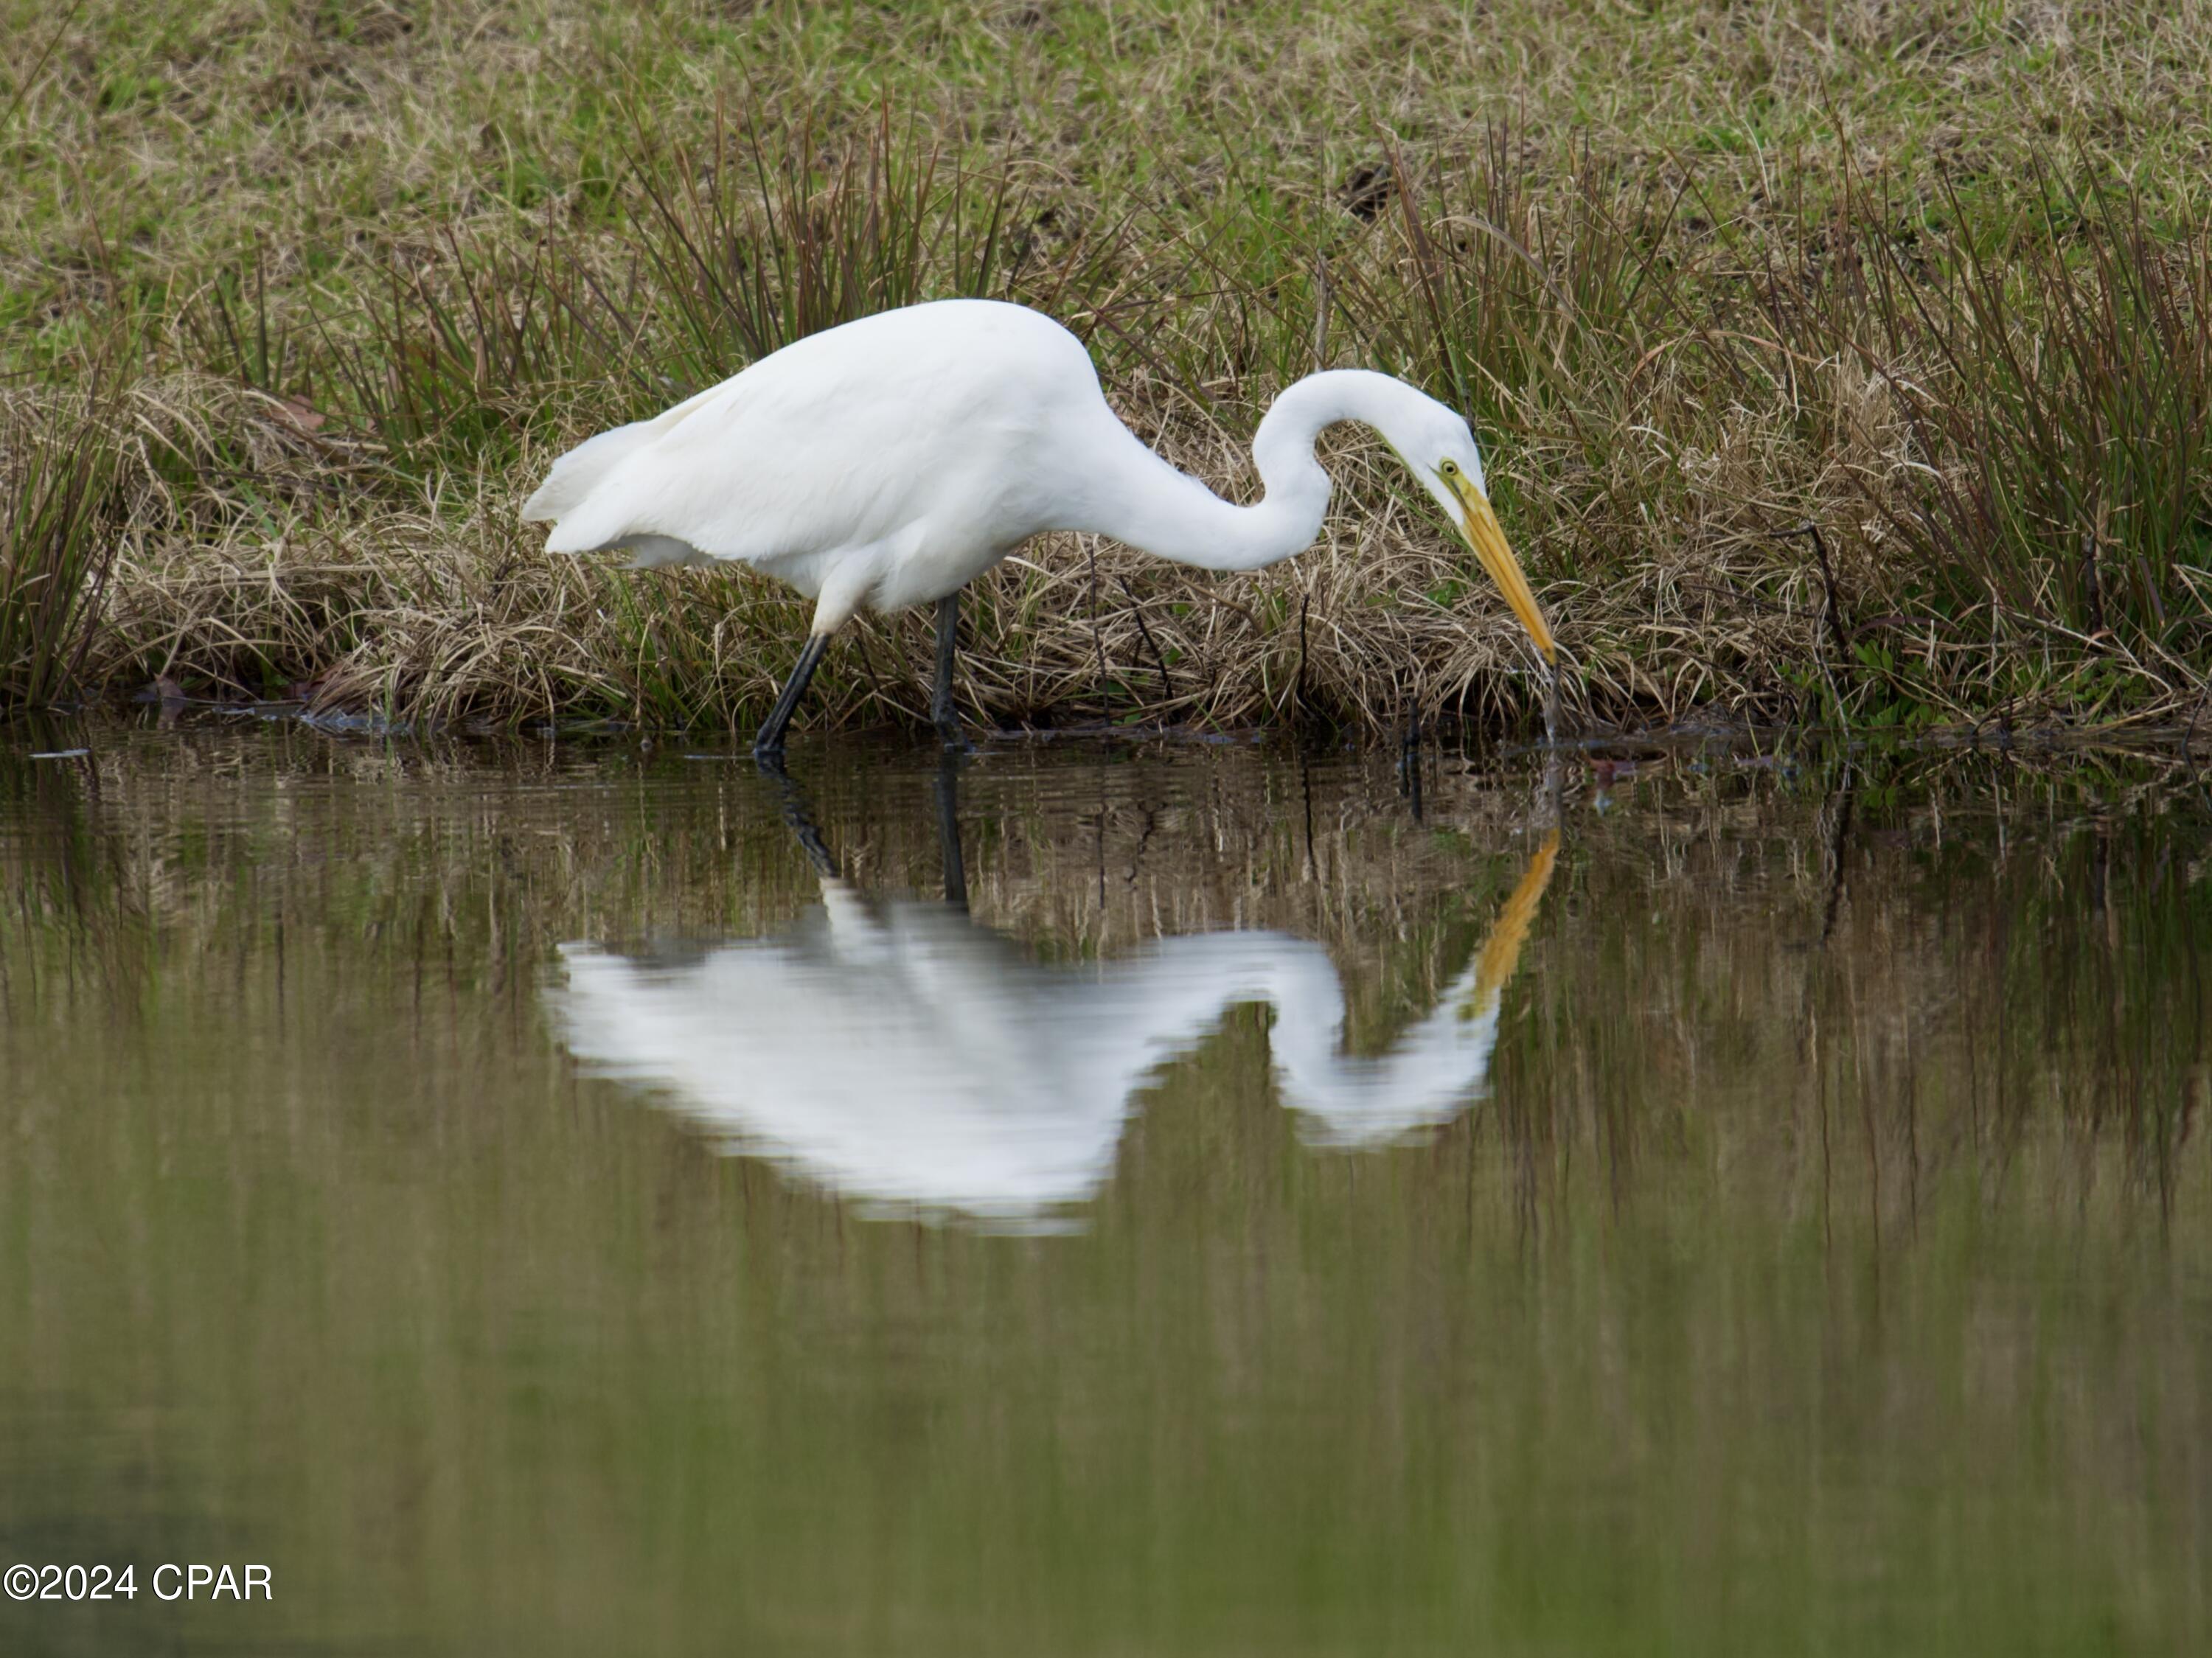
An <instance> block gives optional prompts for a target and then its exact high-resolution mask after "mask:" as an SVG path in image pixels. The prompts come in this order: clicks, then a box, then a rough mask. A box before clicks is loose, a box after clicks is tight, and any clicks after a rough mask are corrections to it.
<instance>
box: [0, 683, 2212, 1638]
mask: <svg viewBox="0 0 2212 1658" xmlns="http://www.w3.org/2000/svg"><path fill="white" fill-rule="evenodd" d="M80 745H81V746H83V747H85V748H87V749H88V750H89V753H88V754H86V755H84V756H79V757H76V758H66V759H50V760H35V761H34V760H32V759H30V758H28V757H27V756H28V755H29V754H30V753H31V752H32V751H33V750H40V751H51V750H54V749H61V748H68V747H73V746H80ZM793 772H794V774H796V775H797V776H798V777H799V780H800V783H801V785H802V786H803V790H804V797H805V798H804V800H803V802H801V803H797V804H795V803H794V802H793V799H790V798H788V797H787V796H786V795H785V794H783V793H781V791H779V790H778V789H777V788H776V787H775V786H772V785H771V784H770V783H769V781H768V780H763V779H762V778H760V777H758V776H757V775H756V774H754V772H753V771H752V770H751V768H750V767H749V766H747V765H744V764H742V763H738V762H734V761H732V760H731V759H729V758H727V757H726V756H708V757H703V758H702V757H691V756H687V755H686V754H685V753H684V752H683V751H682V750H678V749H673V748H664V749H663V750H660V751H659V752H656V753H653V754H650V755H644V756H641V754H639V753H638V752H637V751H636V750H634V749H627V748H614V747H608V748H597V749H593V748H585V747H577V746H574V745H569V746H562V747H554V746H551V745H547V746H544V747H534V748H513V749H507V748H471V747H467V746H461V745H455V746H452V747H444V746H437V745H422V744H390V745H386V744H378V743H374V742H369V741H366V740H362V739H348V738H331V737H326V736H322V735H319V734H317V733H315V732H310V731H306V730H302V729H300V728H298V727H296V726H250V727H246V728H240V727H237V726H222V727H216V728H210V729H187V730H184V731H180V732H156V731H153V730H138V729H128V728H123V727H117V726H89V727H82V728H68V727H64V728H60V729H55V728H41V729H39V730H35V731H34V730H30V729H27V728H21V727H4V726H0V1562H9V1563H12V1562H29V1563H38V1564H44V1563H47V1562H52V1563H55V1564H70V1563H76V1564H86V1565H92V1564H100V1563H106V1564H111V1565H112V1566H114V1567H118V1568H119V1567H121V1566H122V1565H124V1564H135V1565H136V1567H137V1582H138V1584H139V1586H140V1588H141V1591H142V1592H141V1593H140V1594H139V1595H138V1596H137V1599H136V1600H128V1601H111V1602H108V1603H106V1604H100V1605H94V1604H89V1603H80V1604H70V1603H67V1602H65V1601H63V1602H41V1601H33V1602H29V1603H26V1604H20V1605H18V1604H13V1603H5V1602H0V1651H4V1652H7V1653H9V1654H15V1653H42V1652H59V1653H88V1654H89V1653H101V1654H106V1653H129V1652H137V1651H143V1652H161V1653H173V1652H188V1653H212V1652H228V1651H244V1650H252V1651H261V1652H276V1651H282V1652H312V1651H325V1650H327V1651H342V1652H346V1653H360V1652H392V1653H424V1652H428V1653H457V1654H481V1653H503V1652H515V1653H550V1652H561V1653H567V1652H575V1653H589V1654H603V1653H622V1652H648V1651H650V1652H664V1651H678V1652H691V1651H697V1652H715V1653H726V1652H744V1653H753V1652H760V1653H785V1652H791V1653H816V1652H821V1653H831V1652H835V1653H848V1652H850V1653H870V1654H876V1653H898V1654H908V1653H919V1654H936V1653H945V1654H953V1653H960V1654H971V1653H973V1654H1021V1655H1036V1654H1109V1653H1110V1654H1167V1653H1203V1654H1255V1655H1258V1654H1279V1653H1431V1652H1435V1653H1443V1652H1452V1653H1463V1652H1468V1651H1486V1652H1504V1653H1537V1652H1542V1653H1622V1654H1627V1653H1648V1652H1653V1651H1680V1652H1685V1653H1711V1652H1720V1651H1730V1652H1757V1653H1771V1652H1785V1651H1819V1652H1838V1653H1841V1652H1849V1653H1859V1652H1864V1653H1884V1654H1887V1653H1895V1652H1900V1651H1927V1652H1954V1651H1988V1652H2001V1653H2008V1654H2014V1653H2022V1652H2083V1651H2107V1650H2109V1651H2128V1652H2146V1651H2148V1652H2175V1653H2179V1652H2196V1651H2203V1650H2205V1649H2207V1647H2208V1643H2212V1588H2209V1587H2208V1586H2212V1156H2208V1153H2207V1151H2206V1149H2205V1143H2204V1140H2205V1127H2204V1124H2203V1121H2202V1119H2203V1110H2204V1106H2205V1103H2206V1096H2207V1092H2208V1086H2209V1085H2212V1084H2208V1076H2212V1072H2208V1059H2212V1054H2208V1039H2207V1029H2206V1023H2207V1014H2208V1011H2212V977H2208V969H2212V963H2208V962H2207V960H2206V953H2207V950H2206V945H2207V941H2208V940H2212V880H2209V879H2208V878H2209V877H2212V864H2208V862H2207V854H2206V850H2205V848H2206V847H2207V844H2208V835H2207V829H2208V827H2212V803H2208V797H2207V795H2206V793H2205V792H2204V790H2203V786H2202V785H2201V784H2199V783H2198V782H2197V780H2196V779H2195V778H2194V777H2193V775H2192V774H2190V773H2189V772H2188V771H2187V770H2186V769H2185V768H2179V767H2177V766H2175V765H2172V764H2170V763H2168V762H2163V761H2160V760H2159V759H2158V758H2156V757H2154V756H2153V757H2148V758H2145V757H2136V758H2124V757H2123V758H2113V757H2110V756H2102V757H2100V756H2072V757H2066V758H2049V759H2045V760H2042V761H2022V760H2020V759H2016V758H2009V757H2005V756H1929V755H1922V756H1859V757H1858V758H1857V759H1856V760H1855V761H1853V762H1850V763H1848V764H1846V763H1844V762H1841V761H1839V760H1838V758H1837V757H1836V756H1833V755H1832V754H1831V755H1820V754H1812V755H1805V756H1797V757H1796V759H1794V760H1791V761H1789V762H1784V763H1779V764H1776V763H1770V762H1764V761H1761V760H1759V759H1758V758H1757V757H1756V756H1741V755H1730V754H1725V753H1720V752H1717V751H1716V752H1711V753H1699V752H1698V751H1694V750H1682V751H1680V752H1677V753H1675V754H1673V755H1671V756H1660V757H1657V758H1655V759H1652V760H1649V761H1647V762H1645V763H1644V764H1643V765H1641V766H1640V767H1638V768H1636V769H1635V770H1634V771H1633V772H1632V773H1616V774H1614V775H1613V777H1612V778H1611V780H1610V782H1609V786H1600V780H1599V778H1598V777H1597V775H1596V774H1595V773H1594V772H1593V771H1592V769H1591V768H1589V766H1588V765H1587V764H1586V763H1584V762H1582V761H1579V760H1577V762H1574V763H1573V764H1571V766H1569V767H1568V768H1565V772H1564V775H1563V777H1562V778H1561V780H1560V783H1559V788H1558V789H1557V791H1556V792H1554V791H1553V789H1552V788H1551V787H1550V786H1547V779H1546V777H1545V776H1544V774H1543V772H1542V771H1541V768H1538V767H1537V766H1536V765H1535V763H1534V762H1510V761H1509V762H1483V763H1471V762H1468V760H1467V759H1466V758H1465V757H1464V756H1459V755H1455V754H1445V755H1439V756H1434V758H1433V760H1432V763H1431V768H1430V770H1429V773H1428V775H1427V778H1426V780H1425V791H1424V796H1423V799H1422V802H1421V806H1422V810H1421V813H1420V815H1419V817H1418V818H1417V817H1415V815H1414V813H1413V810H1412V809H1411V807H1410V805H1409V803H1408V802H1407V800H1406V799H1404V798H1403V797H1402V796H1401V792H1400V790H1399V788H1398V787H1397V786H1396V784H1395V780H1394V778H1393V776H1392V774H1391V770H1390V768H1389V765H1388V764H1387V763H1386V762H1385V761H1384V760H1370V759H1367V758H1363V757H1361V756H1356V755H1351V754H1346V753H1327V754H1309V755H1304V756H1302V755H1301V754H1299V753H1298V752H1297V751H1296V750H1289V749H1284V750H1272V749H1261V748H1255V747H1253V746H1250V745H1243V744H1232V745H1223V746H1199V745H1182V746H1173V747H1164V748H1162V747H1146V746H1142V745H1139V746H1119V747H1104V746H1097V745H1085V744H1049V745H1043V746H1039V747H1036V748H1026V749H1013V750H999V751H990V752H986V753H984V754H981V755H980V756H976V757H975V759H974V760H973V761H972V762H970V763H969V764H968V765H967V766H966V768H964V770H963V772H962V773H961V774H959V775H958V776H957V779H955V780H952V782H951V785H950V786H949V787H950V790H951V793H949V794H948V793H947V791H948V785H947V783H946V781H945V778H944V777H943V775H942V774H941V773H940V771H939V768H938V766H937V764H936V762H935V759H934V756H932V755H929V754H924V753H908V752H907V751H904V750H884V749H879V748H866V747H854V748H837V749H830V750H823V749H821V748H818V747H817V748H810V749H808V750H805V751H803V752H800V753H799V754H797V755H795V756H794V758H793ZM956 797H957V798H956ZM802 807H803V810H804V811H805V813H806V814H807V815H808V817H810V818H811V822H812V823H814V824H815V825H816V826H817V828H818V831H819V843H820V845H819V852H820V853H821V854H823V855H826V857H827V858H828V859H832V860H834V862H835V865H836V867H837V869H838V871H839V872H840V875H839V877H838V878H837V879H836V881H835V882H834V883H832V884H829V886H828V887H826V888H825V885H824V883H823V877H822V874H821V870H820V867H819V863H818V859H817V856H816V855H814V854H811V853H810V851H809V849H808V847H807V846H806V844H805V840H804V838H803V837H802V836H801V835H799V834H797V833H795V832H794V829H793V823H792V821H791V816H792V813H793V811H795V810H798V809H801V808H802ZM947 808H950V809H951V811H952V812H953V813H954V815H955V817H956V821H957V827H958V834H959V852H960V867H959V868H958V869H957V871H953V872H951V880H952V881H953V882H954V883H955V884H960V885H964V887H965V890H966V896H967V900H968V902H967V905H966V907H965V908H964V909H961V908H954V907H951V906H949V905H947V904H946V903H945V898H944V895H945V889H946V884H947V881H948V869H947V862H946V857H945V851H946V848H945V841H944V840H943V837H942V834H941V827H940V826H941V823H942V821H943V818H944V817H945V811H946V809H947ZM1555 833H1556V837H1557V838H1556V841H1554V840H1553V835H1554V834H1555ZM1339 1023H1341V1027H1342V1028H1341V1029H1338V1025H1339ZM878 1084H879V1085H878ZM986 1096H987V1097H986ZM191 1562H203V1563H241V1564H242V1563H261V1564H266V1565H267V1566H268V1567H269V1568H270V1572H271V1575H272V1582H273V1588H274V1593H275V1599H274V1600H273V1601H270V1602H267V1603H255V1604H250V1605H246V1606H240V1605H236V1604H231V1603H222V1604H208V1603H205V1602H204V1601H201V1602H194V1603H191V1604H189V1605H188V1604H186V1603H185V1602H182V1601H179V1602H176V1603H161V1602H158V1601H156V1600H155V1597H154V1596H153V1595H152V1594H150V1593H148V1592H146V1590H147V1588H148V1587H149V1576H150V1573H151V1571H152V1570H153V1569H154V1568H155V1566H156V1565H158V1564H162V1563H191Z"/></svg>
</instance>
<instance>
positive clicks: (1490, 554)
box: [1393, 399, 1556, 663]
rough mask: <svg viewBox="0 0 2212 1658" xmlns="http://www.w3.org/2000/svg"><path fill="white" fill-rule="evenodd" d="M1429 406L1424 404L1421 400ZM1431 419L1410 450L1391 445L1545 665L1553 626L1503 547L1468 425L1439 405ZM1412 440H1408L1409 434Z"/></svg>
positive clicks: (1407, 446)
mask: <svg viewBox="0 0 2212 1658" xmlns="http://www.w3.org/2000/svg"><path fill="white" fill-rule="evenodd" d="M1424 401H1427V399H1424ZM1431 407H1433V409H1434V410H1435V411H1436V414H1435V416H1432V417H1431V419H1429V420H1426V421H1424V422H1422V430H1421V433H1420V435H1419V438H1418V439H1416V440H1414V441H1413V442H1412V443H1411V444H1403V443H1394V445H1393V446H1394V447H1395V448H1397V450H1398V453H1399V455H1400V456H1401V458H1402V459H1404V460H1405V462H1406V465H1407V466H1409V467H1410V468H1412V470H1413V476H1414V477H1418V478H1419V479H1420V481H1421V483H1423V484H1424V485H1425V487H1426V488H1427V489H1428V492H1429V493H1430V495H1433V496H1434V497H1436V502H1437V506H1439V507H1443V510H1444V515H1445V516H1446V517H1447V518H1449V519H1450V520H1451V521H1452V522H1453V523H1454V524H1455V525H1458V526H1459V529H1460V533H1461V534H1462V535H1464V536H1465V537H1467V544H1468V546H1470V547H1472V548H1473V549H1474V556H1475V557H1476V559H1477V560H1479V561H1480V562H1481V565H1482V568H1484V569H1485V570H1486V571H1488V572H1489V573H1490V579H1491V580H1492V581H1494V582H1496V583H1497V584H1498V591H1499V592H1502V593H1504V595H1505V602H1506V603H1507V604H1510V605H1511V606H1512V607H1513V614H1514V615H1515V616H1518V617H1519V618H1520V619H1521V625H1522V627H1523V628H1525V629H1528V637H1529V640H1530V641H1532V642H1533V643H1534V645H1535V647H1536V648H1537V649H1538V650H1539V651H1541V652H1542V653H1543V655H1544V660H1545V661H1546V662H1547V663H1550V662H1553V661H1554V660H1555V659H1556V647H1554V646H1553V642H1552V625H1551V623H1548V622H1547V621H1546V620H1545V619H1544V612H1543V610H1542V609H1541V607H1540V606H1539V605H1538V604H1537V603H1536V595H1535V594H1534V592H1532V591H1530V589H1529V586H1528V577H1527V576H1525V575H1523V574H1522V572H1521V561H1520V560H1519V559H1517V558H1516V557H1514V556H1513V550H1512V549H1511V548H1510V547H1509V546H1507V545H1506V544H1505V531H1504V530H1502V529H1500V528H1499V527H1498V514H1497V513H1494V512H1492V510H1491V507H1490V491H1489V489H1488V488H1487V486H1486V484H1485V483H1484V482H1483V476H1482V455H1481V452H1480V451H1479V450H1477V449H1476V448H1475V446H1474V433H1473V432H1471V431H1469V430H1468V424H1467V422H1465V421H1463V420H1462V419H1461V418H1460V417H1459V416H1457V415H1455V414H1454V413H1452V411H1451V410H1449V409H1447V408H1445V407H1444V406H1443V404H1432V405H1431ZM1409 435H1410V434H1409Z"/></svg>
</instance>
